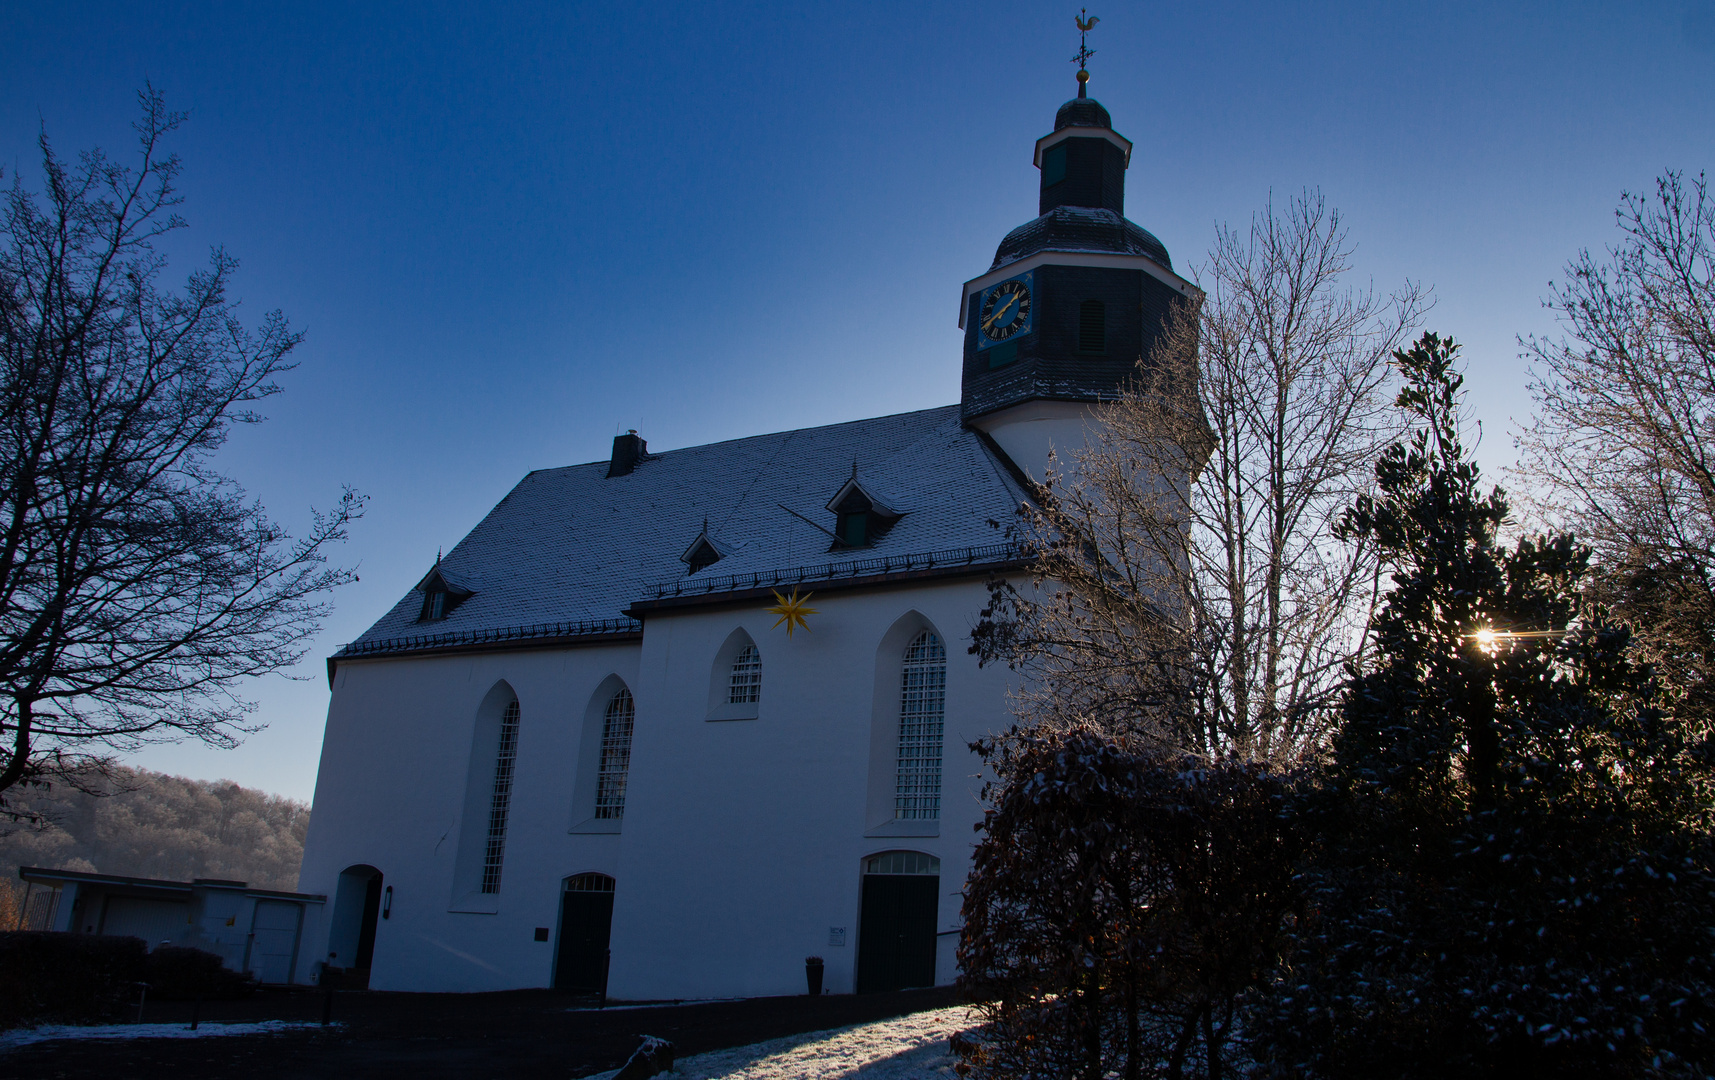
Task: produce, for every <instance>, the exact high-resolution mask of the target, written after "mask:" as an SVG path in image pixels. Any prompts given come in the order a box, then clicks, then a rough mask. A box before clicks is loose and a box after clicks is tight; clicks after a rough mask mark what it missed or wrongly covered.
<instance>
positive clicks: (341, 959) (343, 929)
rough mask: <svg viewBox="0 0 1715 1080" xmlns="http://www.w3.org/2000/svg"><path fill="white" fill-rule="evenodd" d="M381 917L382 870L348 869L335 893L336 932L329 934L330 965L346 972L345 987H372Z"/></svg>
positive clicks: (342, 980) (343, 976) (340, 977)
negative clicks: (370, 979) (372, 970)
mask: <svg viewBox="0 0 1715 1080" xmlns="http://www.w3.org/2000/svg"><path fill="white" fill-rule="evenodd" d="M380 915H381V871H379V870H377V869H376V868H375V867H373V866H365V865H358V866H348V867H346V868H345V869H344V870H342V871H340V875H339V888H338V890H337V891H336V892H335V893H334V901H333V918H332V923H333V926H332V932H331V933H329V934H328V955H327V965H328V967H330V968H340V969H343V970H342V971H341V973H340V974H339V975H338V976H336V978H337V979H338V980H339V983H340V985H341V986H343V987H345V988H347V989H354V990H362V989H365V988H367V987H368V986H369V971H370V966H371V964H372V963H373V962H374V959H375V926H376V923H377V921H378V920H379V918H380Z"/></svg>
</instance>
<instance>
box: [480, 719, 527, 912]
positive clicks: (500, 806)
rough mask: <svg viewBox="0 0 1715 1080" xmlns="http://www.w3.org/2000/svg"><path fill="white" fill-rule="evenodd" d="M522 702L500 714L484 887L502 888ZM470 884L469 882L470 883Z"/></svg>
mask: <svg viewBox="0 0 1715 1080" xmlns="http://www.w3.org/2000/svg"><path fill="white" fill-rule="evenodd" d="M518 715H519V713H518V702H517V701H516V700H514V701H509V702H507V704H506V709H505V711H503V712H502V713H501V714H500V750H499V752H498V753H497V754H496V755H495V758H494V788H493V790H492V791H491V792H490V794H489V797H488V843H487V844H486V845H485V846H484V848H483V852H482V891H483V892H485V893H497V892H499V891H500V866H501V863H502V862H504V861H505V859H506V815H507V813H508V811H509V810H510V809H511V807H512V767H513V765H514V763H516V761H517V760H518ZM467 888H468V886H467Z"/></svg>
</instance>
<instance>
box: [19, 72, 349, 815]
mask: <svg viewBox="0 0 1715 1080" xmlns="http://www.w3.org/2000/svg"><path fill="white" fill-rule="evenodd" d="M139 97H140V101H141V105H142V116H141V118H140V119H139V120H138V122H137V123H136V125H135V127H136V131H137V135H138V156H137V164H136V166H135V167H128V166H124V165H120V164H118V163H115V162H112V161H109V160H108V159H107V158H106V157H105V156H104V155H103V154H102V153H101V152H100V151H99V150H92V151H88V152H86V153H84V154H82V155H81V156H80V157H79V159H78V163H77V164H76V165H75V166H71V165H68V164H67V163H65V162H63V161H62V160H61V159H60V158H59V157H58V156H57V155H56V154H55V153H54V150H53V148H52V146H51V145H50V144H49V142H48V140H47V137H46V135H45V134H44V135H43V136H42V138H41V139H40V148H41V153H42V171H43V181H44V183H43V187H44V190H43V191H42V192H41V193H36V192H33V191H31V190H29V189H27V188H26V187H24V185H23V182H22V180H21V179H20V178H17V177H14V179H13V183H12V186H11V188H10V190H9V191H7V192H6V193H5V196H4V198H5V204H4V209H3V210H0V239H3V244H0V443H3V444H4V451H5V452H4V455H3V458H0V793H3V792H4V791H5V790H6V789H8V788H10V787H12V786H13V785H15V784H18V783H20V782H29V781H30V780H31V779H33V778H37V777H40V776H43V775H53V774H58V775H67V774H68V773H69V772H71V771H75V770H76V769H78V768H81V767H84V766H86V765H87V764H88V763H89V762H90V761H91V760H92V759H94V758H99V756H100V755H101V753H102V752H104V751H108V750H126V749H130V748H133V747H135V746H138V745H140V744H142V743H145V742H149V741H154V740H159V739H169V740H170V739H178V738H186V737H190V738H198V739H202V740H203V741H205V742H208V743H210V744H212V745H217V746H230V745H234V744H236V742H237V741H238V739H239V738H240V737H241V736H242V735H243V734H245V733H247V732H249V731H252V730H255V728H254V725H253V724H251V722H250V721H249V720H248V719H247V717H248V715H249V714H250V712H251V709H252V706H251V705H250V704H249V703H248V702H246V701H245V700H243V699H242V698H241V697H239V696H238V695H237V687H238V683H239V682H240V681H241V680H243V679H245V678H246V677H249V676H254V675H260V674H265V673H268V672H274V671H279V670H280V669H282V668H285V667H288V666H290V665H291V664H293V663H294V662H296V660H297V659H298V658H299V657H300V656H301V655H302V654H303V650H304V647H305V645H306V644H307V642H308V640H309V638H310V637H311V636H312V635H313V634H314V633H315V632H316V631H317V629H318V628H319V626H320V621H321V618H322V616H323V615H324V614H325V613H326V610H327V602H326V600H325V599H324V598H325V596H326V594H327V593H328V591H329V590H331V589H332V588H334V587H335V586H337V585H339V584H342V583H343V582H345V581H346V580H349V578H350V576H351V575H350V572H349V571H347V570H343V569H337V568H329V567H328V566H326V563H325V551H326V549H327V547H328V546H329V545H330V544H332V543H335V542H337V541H339V540H342V539H343V538H344V537H345V530H346V526H347V525H348V524H349V523H350V521H352V520H353V519H354V518H355V517H357V516H358V515H359V514H360V513H361V509H362V499H361V498H360V497H358V496H357V495H356V494H354V493H353V492H351V491H349V490H347V491H346V492H345V493H344V495H343V496H342V497H341V499H340V501H339V503H338V504H337V505H336V507H335V508H334V509H333V510H331V511H329V512H327V513H321V514H316V515H315V516H314V520H313V523H312V525H311V527H310V529H309V531H308V533H307V534H306V535H305V536H304V537H302V538H301V539H298V540H293V539H292V538H291V537H290V536H288V535H287V533H286V532H285V531H284V530H283V529H282V528H281V527H280V526H278V525H276V524H275V523H273V522H271V521H270V520H269V519H268V518H267V516H266V515H265V513H264V512H263V510H262V508H261V506H259V505H258V504H256V503H255V502H254V501H253V500H251V499H249V498H248V497H247V496H246V495H245V493H244V491H243V489H242V488H240V487H239V486H238V485H237V484H236V483H235V482H233V481H232V480H231V479H229V478H228V477H226V476H224V475H222V474H221V473H220V472H219V471H217V470H216V469H215V468H214V466H213V463H212V456H213V454H214V453H215V452H216V451H217V450H218V449H219V448H220V446H221V445H222V443H224V442H225V439H226V436H227V433H228V432H229V431H230V430H231V427H232V425H234V424H247V423H257V422H259V421H260V420H261V417H260V415H259V414H258V413H256V412H255V411H254V409H253V407H252V406H253V404H254V403H255V402H258V401H260V400H262V399H263V398H266V397H269V396H271V395H273V394H275V393H277V392H278V389H279V388H278V386H277V385H276V384H275V382H274V379H275V377H276V376H278V375H279V374H280V373H281V372H284V371H288V370H290V369H291V366H292V365H291V364H290V363H288V362H287V356H288V354H289V353H290V352H291V351H292V349H293V348H294V347H296V346H297V344H298V342H299V341H300V340H301V339H302V335H301V334H299V333H298V332H297V331H294V330H292V329H291V327H290V326H289V324H288V323H287V322H286V319H285V317H284V316H282V315H281V314H280V313H279V312H270V313H268V314H267V315H265V316H264V317H263V318H262V319H261V321H260V324H259V325H258V326H257V327H256V328H255V329H254V330H252V329H249V328H247V327H246V326H245V325H244V324H243V323H242V322H241V321H240V320H239V318H238V311H237V304H236V303H235V302H234V301H232V300H230V299H228V297H227V286H228V284H229V282H230V280H231V277H232V274H233V273H234V271H235V270H236V268H237V262H236V260H234V259H233V258H232V257H231V256H230V255H228V254H227V253H226V252H225V251H223V250H220V249H218V248H217V249H215V250H214V251H213V252H212V253H211V255H210V258H209V263H208V265H207V266H206V267H204V268H203V269H200V270H198V271H196V272H194V273H192V274H191V275H190V277H189V278H188V279H187V281H186V282H185V285H184V287H183V289H182V290H179V291H168V290H162V289H160V288H159V287H158V285H157V283H158V281H159V279H160V276H161V273H162V271H163V270H164V269H165V260H164V258H163V257H162V256H161V255H160V254H159V253H158V252H156V251H155V249H154V246H153V245H154V241H155V240H156V239H158V238H159V237H161V236H162V235H164V234H166V233H168V232H171V231H172V230H175V229H178V228H181V227H183V224H184V222H183V221H182V219H181V218H179V216H178V215H177V213H176V212H175V211H174V207H176V206H178V204H179V202H180V197H179V196H178V194H177V192H176V191H175V189H174V187H173V181H174V178H175V177H176V176H177V175H178V172H179V162H178V159H177V157H175V156H173V155H170V154H163V151H162V142H163V140H164V139H165V138H166V137H167V136H168V135H169V134H170V133H171V132H172V131H173V130H174V129H176V128H177V127H178V126H179V124H180V123H181V122H182V121H183V116H182V115H181V114H178V113H173V112H170V111H169V110H168V109H167V108H166V106H165V104H164V102H163V100H162V98H161V95H160V94H159V93H157V92H156V91H154V90H153V89H152V88H146V89H145V90H144V91H143V92H142V93H141V94H140V95H139Z"/></svg>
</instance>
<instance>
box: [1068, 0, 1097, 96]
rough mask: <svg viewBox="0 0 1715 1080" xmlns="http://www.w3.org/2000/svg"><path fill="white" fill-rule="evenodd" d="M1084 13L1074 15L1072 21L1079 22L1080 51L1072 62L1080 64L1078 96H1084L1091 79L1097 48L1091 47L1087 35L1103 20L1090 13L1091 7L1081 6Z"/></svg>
mask: <svg viewBox="0 0 1715 1080" xmlns="http://www.w3.org/2000/svg"><path fill="white" fill-rule="evenodd" d="M1078 10H1079V11H1080V12H1081V13H1082V14H1079V15H1074V16H1072V21H1073V22H1075V23H1077V24H1078V52H1077V55H1075V56H1073V57H1072V63H1074V64H1077V65H1078V96H1079V97H1083V96H1084V84H1085V83H1087V82H1089V81H1090V72H1089V66H1090V57H1092V56H1094V55H1096V50H1094V49H1092V48H1090V45H1089V42H1088V41H1086V40H1085V38H1086V35H1088V34H1089V32H1090V31H1091V30H1094V29H1095V28H1096V24H1097V23H1099V22H1101V21H1102V20H1100V19H1098V18H1096V17H1095V16H1094V15H1091V14H1090V9H1089V8H1079V9H1078Z"/></svg>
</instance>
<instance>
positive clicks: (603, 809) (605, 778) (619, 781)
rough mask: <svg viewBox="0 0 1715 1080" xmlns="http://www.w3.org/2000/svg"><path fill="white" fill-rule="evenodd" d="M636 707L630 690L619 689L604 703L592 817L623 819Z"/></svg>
mask: <svg viewBox="0 0 1715 1080" xmlns="http://www.w3.org/2000/svg"><path fill="white" fill-rule="evenodd" d="M636 719H637V706H636V704H635V703H634V702H633V701H632V700H631V691H630V690H627V689H626V688H625V687H623V686H622V687H620V688H619V691H618V693H616V694H614V695H613V698H612V700H610V701H609V702H608V703H607V713H606V715H605V716H603V718H602V724H601V769H600V771H599V772H598V773H597V775H596V785H595V816H596V817H598V818H608V819H612V820H618V819H620V818H623V817H624V816H625V777H626V774H627V773H629V772H630V771H631V729H632V725H633V724H634V723H635V722H636Z"/></svg>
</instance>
